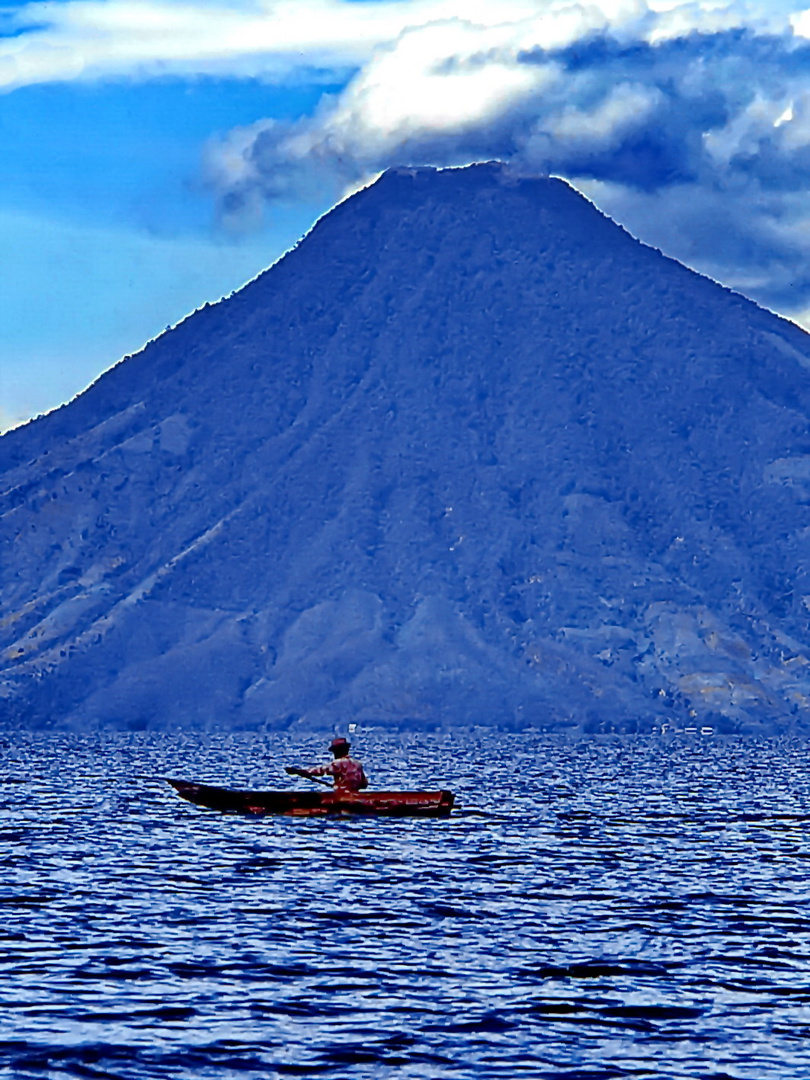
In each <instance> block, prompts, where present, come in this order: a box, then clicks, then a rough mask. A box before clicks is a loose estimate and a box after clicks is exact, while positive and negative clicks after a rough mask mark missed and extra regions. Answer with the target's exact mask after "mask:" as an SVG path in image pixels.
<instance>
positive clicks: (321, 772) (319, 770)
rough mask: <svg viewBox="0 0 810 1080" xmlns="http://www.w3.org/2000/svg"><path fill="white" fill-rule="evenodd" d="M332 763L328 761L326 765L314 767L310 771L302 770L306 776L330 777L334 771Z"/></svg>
mask: <svg viewBox="0 0 810 1080" xmlns="http://www.w3.org/2000/svg"><path fill="white" fill-rule="evenodd" d="M334 766H335V763H334V761H330V762H329V764H328V765H315V766H314V767H313V768H311V769H304V772H305V773H306V774H307V776H332V775H333V774H334V771H335V768H334Z"/></svg>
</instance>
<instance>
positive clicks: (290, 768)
mask: <svg viewBox="0 0 810 1080" xmlns="http://www.w3.org/2000/svg"><path fill="white" fill-rule="evenodd" d="M284 772H285V773H288V774H289V775H290V776H302V777H303V778H304V780H312V781H314V782H315V783H316V784H324V785H325V786H326V787H328V788H330V787H331V786H332V785H331V784H330V783H329V781H328V780H321V778H320V776H310V774H309V773H308V772H306V771H305V770H304V769H297V768H296V767H295V765H286V766H285V768H284Z"/></svg>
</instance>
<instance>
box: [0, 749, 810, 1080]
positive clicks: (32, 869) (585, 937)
mask: <svg viewBox="0 0 810 1080" xmlns="http://www.w3.org/2000/svg"><path fill="white" fill-rule="evenodd" d="M326 741H327V739H326V738H321V737H318V738H314V737H312V736H309V735H307V736H301V737H300V739H299V740H298V741H295V740H293V739H291V738H289V737H287V736H283V737H281V738H279V739H278V740H277V741H276V742H271V740H269V739H268V738H265V737H262V736H255V737H254V736H238V737H230V736H226V735H220V736H207V737H199V736H191V735H160V736H159V735H149V734H141V735H131V736H130V735H126V736H110V737H104V736H90V737H86V738H82V737H78V736H68V735H36V736H35V735H26V736H20V735H13V734H8V735H6V736H5V740H4V743H3V745H2V748H0V780H1V781H2V783H1V784H0V858H2V871H1V874H2V880H1V881H0V902H1V904H2V924H1V925H0V936H1V937H2V950H0V1075H1V1076H7V1077H14V1078H26V1077H38V1078H39V1077H53V1078H60V1080H61V1078H67V1077H84V1078H87V1077H90V1078H95V1077H114V1078H116V1080H129V1078H133V1080H135V1078H147V1077H178V1078H179V1077H183V1078H191V1077H194V1078H197V1077H210V1078H216V1080H224V1078H226V1077H242V1078H245V1077H257V1078H258V1077H262V1078H270V1080H272V1078H276V1077H296V1076H298V1077H326V1078H351V1080H361V1078H362V1080H365V1078H368V1080H371V1078H374V1080H379V1078H387V1077H391V1078H393V1077H396V1078H397V1080H400V1078H409V1077H414V1078H426V1077H442V1078H444V1077H447V1078H453V1080H465V1078H473V1077H475V1078H490V1077H491V1078H496V1077H504V1078H514V1077H538V1078H539V1077H549V1078H551V1077H554V1078H558V1077H559V1078H566V1080H586V1078H587V1080H592V1078H593V1080H595V1078H613V1077H634V1078H638V1077H656V1078H659V1077H661V1078H663V1077H665V1078H669V1077H673V1078H674V1077H683V1078H689V1080H695V1078H703V1077H705V1078H710V1077H711V1078H718V1080H719V1078H721V1077H734V1078H750V1080H765V1078H769V1077H778V1078H780V1080H787V1078H794V1077H795V1078H796V1080H799V1078H801V1080H806V1078H807V1077H808V1076H810V877H809V876H808V871H810V862H809V861H808V860H810V770H809V769H808V746H807V745H806V744H805V743H803V742H799V741H787V740H785V741H784V742H779V741H768V742H765V741H757V740H753V739H752V740H749V741H719V740H718V739H717V738H716V737H709V736H700V735H697V736H673V737H672V738H671V739H670V738H666V739H661V738H659V739H657V740H655V739H650V740H645V739H641V738H638V739H631V740H624V741H623V740H618V739H617V740H615V741H601V742H600V741H590V740H584V741H577V740H564V739H561V738H560V739H553V738H550V737H544V736H540V735H533V734H532V735H526V736H515V735H508V736H507V735H499V734H492V735H480V734H477V735H471V736H456V737H453V738H449V737H448V738H445V737H443V736H418V737H417V736H412V737H399V736H391V735H382V734H379V733H373V732H370V733H367V734H364V733H362V732H361V733H359V734H358V736H357V737H356V747H357V751H358V756H359V757H361V758H362V760H363V761H364V763H365V765H366V766H367V769H368V772H369V774H370V776H371V779H372V787H400V786H401V787H410V788H432V787H437V786H448V787H452V788H453V789H454V790H455V791H456V794H457V799H458V807H459V808H458V810H457V811H456V812H454V814H453V816H452V817H451V818H450V819H448V820H436V821H431V820H423V821H420V820H400V821H397V820H389V821H386V820H351V819H347V820H319V819H312V820H306V819H294V818H264V819H250V818H244V817H231V816H223V815H219V814H216V813H214V812H211V811H205V810H200V809H198V808H196V807H194V806H191V805H189V804H188V803H184V802H183V801H181V800H180V799H179V798H178V797H177V795H176V794H175V793H174V792H173V791H172V790H171V789H170V788H169V787H168V785H166V784H165V783H163V782H161V780H160V777H162V776H166V775H172V776H181V777H185V778H188V779H197V780H208V781H211V782H213V783H217V782H220V783H221V782H225V783H232V784H233V785H234V786H258V787H262V786H263V787H285V786H293V785H295V783H296V782H294V781H292V782H291V781H289V780H288V778H286V777H285V776H284V774H283V772H282V771H281V766H282V765H283V764H288V763H299V764H300V763H311V762H313V761H316V760H318V759H321V760H325V759H326V756H327V755H325V754H324V752H323V748H324V746H325V744H326ZM297 784H298V785H300V786H305V782H304V781H298V782H297Z"/></svg>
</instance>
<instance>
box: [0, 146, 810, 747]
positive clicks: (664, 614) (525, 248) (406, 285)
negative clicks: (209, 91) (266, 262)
mask: <svg viewBox="0 0 810 1080" xmlns="http://www.w3.org/2000/svg"><path fill="white" fill-rule="evenodd" d="M809 417H810V338H809V337H808V336H807V335H806V334H804V333H803V332H802V331H800V330H799V329H798V328H796V327H795V326H793V325H792V324H790V323H788V322H786V321H784V320H782V319H779V318H778V317H776V316H774V315H772V314H770V313H768V312H765V311H763V310H761V309H759V308H758V307H756V306H755V305H754V304H752V303H750V302H749V301H747V300H745V299H743V298H742V297H740V296H738V295H735V294H733V293H730V292H729V291H727V290H725V289H723V288H722V287H720V286H719V285H717V284H715V283H714V282H712V281H709V280H707V279H706V278H703V277H701V276H699V275H697V274H695V273H693V272H691V271H689V270H687V269H685V268H684V267H682V266H680V265H679V264H677V263H675V262H674V261H672V260H670V259H667V258H665V257H664V256H663V255H662V254H660V253H659V252H658V251H655V250H653V249H650V248H647V247H644V246H643V245H641V244H640V243H638V242H637V241H636V240H634V239H633V238H632V237H631V236H630V235H628V234H627V233H626V232H625V231H623V230H622V229H621V228H620V227H619V226H617V225H616V224H614V223H613V222H611V221H610V220H609V219H607V218H606V217H604V216H603V215H602V214H600V213H599V212H598V210H596V209H595V208H594V207H593V206H592V205H591V204H590V203H588V202H587V200H585V199H584V198H583V197H582V196H580V195H579V194H577V193H576V192H575V191H574V190H573V189H572V188H570V187H569V186H568V185H566V184H565V183H564V182H563V181H560V180H555V179H537V178H531V179H526V178H517V177H514V176H511V175H510V174H509V173H508V172H506V171H503V170H502V169H501V168H500V167H498V166H496V165H478V166H472V167H469V168H467V169H458V170H443V171H435V170H429V169H419V170H405V169H403V170H394V171H391V172H388V173H386V174H384V175H383V177H382V178H381V179H380V180H379V181H378V182H377V183H375V184H374V185H373V186H371V187H369V188H367V189H366V190H364V191H362V192H360V193H359V194H357V195H355V196H353V197H352V198H351V199H349V200H347V201H346V202H344V203H342V204H341V205H339V206H338V207H336V208H335V209H334V210H333V211H332V212H331V213H330V214H328V215H327V216H326V217H325V218H323V219H322V220H321V221H319V222H318V224H317V225H316V226H315V227H314V229H313V230H312V231H311V233H310V234H309V235H308V236H307V237H306V238H305V239H304V240H303V241H302V242H301V243H300V244H299V246H298V247H297V248H296V249H295V250H294V251H292V252H290V253H289V254H288V255H286V256H285V257H284V258H283V259H282V260H281V261H280V262H279V263H278V264H276V265H275V266H274V267H272V268H271V269H270V270H268V271H267V272H266V273H264V274H263V275H261V276H260V277H259V278H257V279H256V280H254V281H252V282H251V283H250V284H248V285H247V286H246V287H245V288H243V289H242V290H241V291H240V292H238V293H236V294H235V295H233V296H232V297H230V298H229V299H227V300H224V301H222V302H221V303H219V304H216V305H214V306H208V307H205V308H203V309H201V310H199V311H197V312H196V313H195V314H194V315H192V316H190V317H189V318H188V319H186V320H185V321H184V322H183V323H181V324H180V325H179V326H177V327H175V328H174V329H172V330H170V331H167V332H166V333H165V334H163V335H162V336H161V337H160V338H158V339H157V340H155V341H153V342H151V343H150V344H149V345H148V346H147V347H146V348H145V349H144V350H143V351H142V352H141V353H139V354H138V355H137V356H133V357H130V358H127V359H126V360H125V361H123V362H122V363H121V364H119V365H117V366H116V367H115V368H113V369H112V370H110V371H109V372H108V373H107V374H105V375H104V376H103V377H102V378H101V379H99V380H98V382H96V383H95V384H94V385H93V386H92V387H91V388H90V389H89V390H88V391H86V392H85V393H84V394H82V395H81V396H80V397H78V398H77V399H76V400H75V401H73V402H72V403H71V404H70V405H68V406H66V407H64V408H62V409H60V410H58V411H57V412H55V413H52V414H50V415H48V416H45V417H43V418H40V419H38V420H37V421H35V422H33V423H31V424H29V425H27V426H26V427H24V428H21V429H18V430H16V431H12V432H10V433H9V434H7V435H5V436H4V437H3V438H2V439H0V491H1V492H2V495H1V496H0V499H1V501H0V515H2V516H0V545H1V547H0V586H1V588H2V609H1V610H0V617H1V619H2V621H1V623H0V626H1V628H2V629H1V630H0V634H1V637H0V648H2V670H1V671H0V712H1V713H2V719H3V720H4V721H5V722H7V723H22V724H27V725H31V726H34V725H65V724H94V725H96V724H101V725H105V724H110V725H120V726H127V727H135V728H138V727H143V726H164V725H173V724H184V723H188V724H196V725H207V724H210V723H214V722H216V723H223V722H225V723H230V724H232V725H234V726H235V727H237V726H240V727H244V726H259V727H267V728H274V727H282V726H289V725H290V724H295V723H299V724H325V723H330V722H332V721H336V722H346V721H349V720H358V721H360V722H366V723H380V724H402V725H411V726H419V725H427V726H443V725H456V724H458V725H461V724H471V723H483V724H486V723H497V724H500V725H504V726H518V725H523V724H531V725H548V726H549V727H553V728H562V727H571V726H577V727H581V728H583V729H585V730H604V729H610V728H619V729H622V730H650V729H651V728H652V727H653V726H654V725H656V724H660V723H662V722H670V723H673V724H674V725H676V726H679V727H684V726H688V725H690V724H691V725H695V726H699V725H703V724H709V725H711V726H714V727H715V728H720V729H725V730H739V729H745V730H769V731H770V730H780V731H782V730H788V729H793V728H800V727H802V726H807V724H808V721H810V626H808V619H809V618H810V611H808V607H810V506H809V505H808V504H809V503H810V429H809V428H808V418H809Z"/></svg>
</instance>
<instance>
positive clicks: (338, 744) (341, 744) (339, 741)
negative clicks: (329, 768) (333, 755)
mask: <svg viewBox="0 0 810 1080" xmlns="http://www.w3.org/2000/svg"><path fill="white" fill-rule="evenodd" d="M344 748H345V749H346V750H348V749H349V740H348V739H344V738H343V736H342V735H338V737H337V738H336V739H332V741H331V742H330V743H329V749H330V750H343V749H344Z"/></svg>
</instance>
